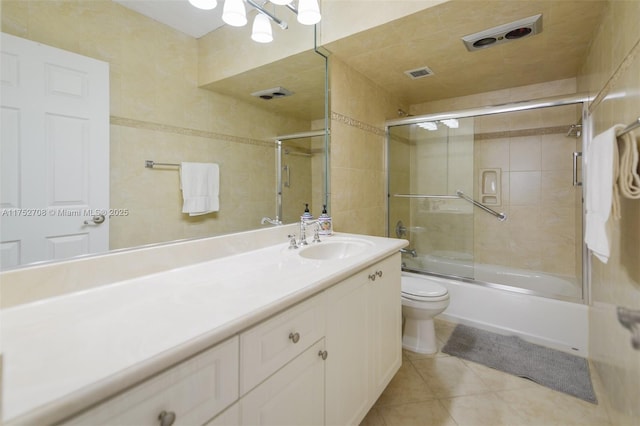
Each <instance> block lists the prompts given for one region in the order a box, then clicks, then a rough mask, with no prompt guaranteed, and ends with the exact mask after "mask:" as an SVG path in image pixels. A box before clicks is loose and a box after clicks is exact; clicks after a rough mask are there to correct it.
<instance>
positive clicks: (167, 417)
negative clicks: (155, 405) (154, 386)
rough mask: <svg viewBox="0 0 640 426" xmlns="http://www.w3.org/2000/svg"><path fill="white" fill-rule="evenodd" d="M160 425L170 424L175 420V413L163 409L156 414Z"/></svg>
mask: <svg viewBox="0 0 640 426" xmlns="http://www.w3.org/2000/svg"><path fill="white" fill-rule="evenodd" d="M158 420H160V426H171V425H172V424H173V422H175V421H176V413H174V412H173V411H163V412H161V413H160V415H158Z"/></svg>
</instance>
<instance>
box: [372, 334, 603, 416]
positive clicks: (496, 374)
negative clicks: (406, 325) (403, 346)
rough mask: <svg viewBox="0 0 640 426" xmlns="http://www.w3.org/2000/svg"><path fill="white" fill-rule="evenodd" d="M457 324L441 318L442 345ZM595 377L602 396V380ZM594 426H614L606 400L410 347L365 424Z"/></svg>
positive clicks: (596, 385)
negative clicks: (593, 401) (575, 394)
mask: <svg viewBox="0 0 640 426" xmlns="http://www.w3.org/2000/svg"><path fill="white" fill-rule="evenodd" d="M454 328H455V324H451V323H448V322H444V321H436V336H437V338H438V343H439V347H440V348H441V347H442V346H443V345H444V343H446V341H447V339H448V338H449V336H450V335H451V332H452V331H453V329H454ZM591 372H592V381H593V386H594V390H595V392H596V396H598V391H599V388H600V387H599V383H598V378H597V376H596V375H595V374H594V370H593V368H592V369H591ZM394 425H402V426H414V425H415V426H417V425H425V426H435V425H453V426H455V425H458V426H463V425H474V426H480V425H487V426H499V425H514V426H515V425H517V426H520V425H523V426H524V425H526V426H547V425H562V426H565V425H581V426H582V425H594V426H611V422H610V421H609V416H608V414H607V410H606V408H605V407H604V405H603V404H599V405H594V404H591V403H589V402H585V401H583V400H581V399H578V398H575V397H572V396H570V395H566V394H564V393H561V392H557V391H553V390H551V389H548V388H546V387H544V386H540V385H538V384H536V383H534V382H532V381H530V380H527V379H523V378H520V377H516V376H512V375H510V374H506V373H503V372H500V371H497V370H493V369H491V368H488V367H485V366H483V365H480V364H476V363H474V362H471V361H466V360H462V359H460V358H456V357H452V356H449V355H447V354H444V353H442V352H440V351H438V353H436V354H434V355H420V354H416V353H413V352H409V351H404V353H403V362H402V367H401V368H400V370H399V371H398V373H397V374H396V376H395V377H394V378H393V380H392V381H391V383H390V384H389V386H387V388H386V389H385V391H384V392H383V394H382V395H381V396H380V398H379V399H378V401H377V402H376V403H375V405H374V406H373V408H372V409H371V410H370V411H369V413H368V414H367V416H366V417H365V419H364V420H363V421H362V423H361V425H360V426H394Z"/></svg>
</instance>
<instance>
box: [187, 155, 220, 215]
mask: <svg viewBox="0 0 640 426" xmlns="http://www.w3.org/2000/svg"><path fill="white" fill-rule="evenodd" d="M180 187H181V189H182V199H183V205H182V213H189V216H198V215H203V214H207V213H211V212H217V211H218V210H220V201H219V196H218V194H219V191H220V170H219V168H218V165H217V164H213V163H186V162H185V163H182V164H181V165H180Z"/></svg>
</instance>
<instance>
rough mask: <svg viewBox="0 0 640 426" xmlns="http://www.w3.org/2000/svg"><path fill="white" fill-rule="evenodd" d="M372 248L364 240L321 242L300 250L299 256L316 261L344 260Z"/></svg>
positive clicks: (369, 243) (370, 244)
mask: <svg viewBox="0 0 640 426" xmlns="http://www.w3.org/2000/svg"><path fill="white" fill-rule="evenodd" d="M372 246H373V244H372V243H371V242H369V241H366V240H351V239H349V240H338V241H323V242H321V243H316V244H313V245H309V246H306V247H304V248H302V249H300V251H299V255H300V256H302V257H304V258H307V259H316V260H330V259H346V258H348V257H351V256H355V255H358V254H360V253H362V252H364V251H365V250H366V249H367V248H369V247H372Z"/></svg>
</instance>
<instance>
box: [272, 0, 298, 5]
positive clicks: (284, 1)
mask: <svg viewBox="0 0 640 426" xmlns="http://www.w3.org/2000/svg"><path fill="white" fill-rule="evenodd" d="M292 1H293V0H269V3H273V4H277V5H278V6H284V5H285V4H289V3H291V2H292Z"/></svg>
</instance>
